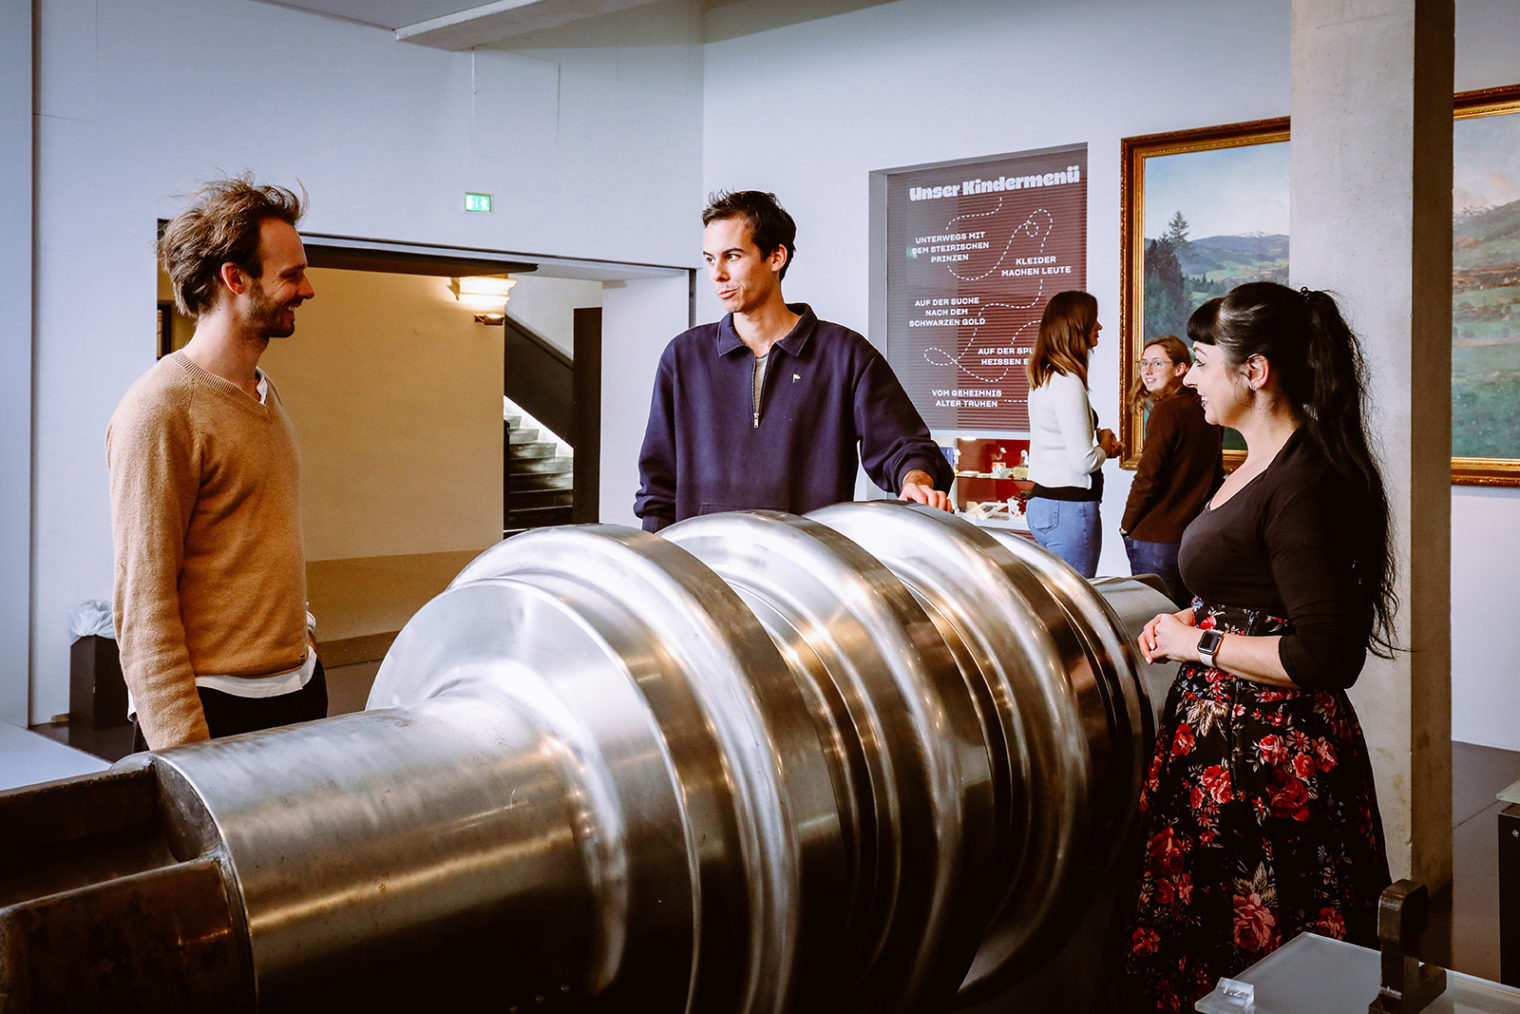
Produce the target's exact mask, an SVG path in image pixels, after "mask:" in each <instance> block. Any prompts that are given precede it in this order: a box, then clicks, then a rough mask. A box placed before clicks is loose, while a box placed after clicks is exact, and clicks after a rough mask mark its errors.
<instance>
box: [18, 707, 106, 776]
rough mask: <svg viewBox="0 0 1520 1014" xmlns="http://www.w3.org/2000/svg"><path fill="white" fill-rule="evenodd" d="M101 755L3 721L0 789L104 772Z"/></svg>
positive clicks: (104, 767) (104, 766) (104, 764)
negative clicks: (95, 754) (66, 744)
mask: <svg viewBox="0 0 1520 1014" xmlns="http://www.w3.org/2000/svg"><path fill="white" fill-rule="evenodd" d="M110 766H111V765H109V764H107V763H106V762H105V761H103V760H101V759H100V758H99V757H96V756H93V755H91V754H87V753H85V752H84V751H82V750H75V749H74V748H73V747H71V746H64V745H63V744H62V743H59V742H57V741H55V740H51V739H48V738H47V737H46V736H39V735H38V734H37V733H35V732H28V731H27V730H26V729H22V728H20V727H18V726H14V725H6V724H4V723H3V722H0V791H4V790H6V789H14V788H18V787H20V786H22V785H34V784H36V783H37V782H51V781H54V780H55V779H59V778H72V777H73V776H74V775H83V774H89V773H90V772H91V771H104V770H105V769H106V768H108V767H110Z"/></svg>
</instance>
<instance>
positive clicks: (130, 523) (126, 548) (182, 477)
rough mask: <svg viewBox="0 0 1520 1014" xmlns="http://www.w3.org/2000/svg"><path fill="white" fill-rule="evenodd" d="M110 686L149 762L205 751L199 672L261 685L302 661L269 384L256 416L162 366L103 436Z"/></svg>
mask: <svg viewBox="0 0 1520 1014" xmlns="http://www.w3.org/2000/svg"><path fill="white" fill-rule="evenodd" d="M106 460H107V464H108V465H109V467H110V473H111V535H112V540H113V542H114V544H115V548H116V580H115V594H114V606H115V613H116V617H115V619H116V636H117V641H118V644H119V646H120V649H121V666H122V674H123V675H124V676H125V677H126V681H127V686H128V687H129V688H130V689H131V691H132V696H133V700H134V703H135V705H136V708H137V718H138V722H139V723H140V725H141V727H142V730H143V735H144V736H145V737H146V738H147V741H148V744H149V746H151V747H153V748H154V749H162V748H164V747H169V746H175V745H178V744H181V743H192V742H196V741H199V740H204V739H207V738H208V736H209V733H208V731H207V728H206V719H205V715H204V714H203V712H202V710H201V705H200V699H199V697H198V696H197V693H196V686H195V677H196V674H198V673H205V674H219V675H230V676H266V675H270V674H272V673H278V672H284V671H287V670H290V669H293V668H296V667H297V666H299V665H300V664H301V662H302V660H303V658H304V657H305V653H306V571H305V563H304V559H303V554H302V549H301V523H300V512H299V504H298V496H297V491H298V486H299V460H298V454H297V450H296V439H295V430H294V429H293V427H292V426H291V422H290V417H289V416H288V415H286V413H285V409H284V406H283V405H282V404H281V402H280V396H279V393H278V392H277V391H276V390H275V387H274V384H273V383H270V384H269V386H268V391H267V394H266V396H265V403H264V404H260V403H259V402H258V401H256V400H255V399H253V398H251V397H249V396H248V395H247V394H246V393H244V392H243V391H242V390H241V389H240V388H238V387H237V386H236V385H235V384H233V383H231V382H230V381H227V380H224V379H223V378H221V377H218V376H216V375H215V374H212V373H209V372H207V371H205V370H203V369H201V368H200V367H199V366H196V365H195V364H194V363H193V362H191V361H190V360H189V359H188V358H186V356H185V355H184V353H183V352H176V353H174V354H172V355H169V356H165V357H164V358H163V359H162V360H160V361H159V363H158V364H157V365H156V366H154V367H153V369H151V370H149V371H148V372H147V373H145V374H143V375H142V376H141V377H140V378H138V380H137V381H136V383H134V384H133V385H132V387H131V388H130V389H128V391H127V393H126V395H125V396H124V397H123V398H122V400H121V404H120V405H118V406H117V408H116V413H115V414H114V415H113V416H112V417H111V423H110V426H109V427H108V428H107V430H106Z"/></svg>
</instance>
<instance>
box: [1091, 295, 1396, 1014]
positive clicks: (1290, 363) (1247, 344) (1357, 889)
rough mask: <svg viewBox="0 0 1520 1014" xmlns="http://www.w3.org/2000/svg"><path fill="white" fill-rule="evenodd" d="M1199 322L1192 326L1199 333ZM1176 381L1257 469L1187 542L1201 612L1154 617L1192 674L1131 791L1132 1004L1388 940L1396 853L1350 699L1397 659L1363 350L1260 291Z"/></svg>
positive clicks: (1152, 638)
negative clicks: (1371, 669) (1384, 897)
mask: <svg viewBox="0 0 1520 1014" xmlns="http://www.w3.org/2000/svg"><path fill="white" fill-rule="evenodd" d="M1195 326H1196V332H1195ZM1188 330H1189V333H1190V335H1192V336H1193V338H1194V347H1193V352H1194V356H1195V359H1196V361H1195V363H1194V364H1193V367H1192V368H1191V369H1190V370H1189V371H1188V373H1187V376H1186V378H1185V383H1186V384H1187V385H1188V386H1189V387H1191V388H1194V389H1195V390H1197V392H1198V394H1199V395H1200V397H1201V399H1202V402H1203V407H1204V413H1205V416H1206V418H1207V419H1208V421H1209V422H1211V423H1215V424H1216V425H1221V426H1230V427H1233V428H1235V429H1236V430H1238V431H1239V432H1240V434H1241V435H1242V436H1243V437H1244V438H1245V441H1246V446H1247V453H1246V459H1245V461H1244V463H1242V464H1241V466H1240V467H1239V468H1237V469H1236V470H1235V472H1234V473H1232V474H1231V475H1230V477H1229V478H1228V479H1226V480H1225V482H1224V484H1223V485H1222V486H1221V487H1220V489H1219V491H1218V492H1217V493H1215V494H1214V496H1213V498H1212V499H1211V500H1210V502H1209V503H1208V504H1207V505H1206V506H1205V508H1204V510H1203V512H1202V513H1201V514H1200V515H1199V516H1198V517H1197V519H1195V520H1194V521H1193V523H1192V524H1191V525H1189V526H1188V528H1187V531H1186V532H1185V533H1184V534H1183V537H1182V549H1181V555H1180V564H1181V570H1182V577H1183V579H1184V580H1185V581H1186V582H1187V585H1188V587H1189V588H1191V589H1192V590H1193V592H1194V593H1195V594H1196V595H1197V596H1198V597H1197V598H1195V599H1194V600H1193V605H1192V608H1191V609H1185V610H1183V611H1181V612H1178V613H1162V614H1161V615H1158V616H1157V617H1155V618H1154V619H1152V620H1151V621H1150V622H1149V623H1147V624H1146V626H1145V629H1144V631H1143V632H1142V633H1141V635H1140V642H1139V643H1140V651H1141V653H1142V654H1143V655H1144V656H1145V658H1146V659H1147V660H1148V661H1153V662H1154V661H1159V660H1166V659H1171V660H1175V661H1178V662H1181V663H1182V665H1181V668H1180V669H1179V671H1178V673H1177V677H1176V679H1175V680H1174V681H1173V683H1172V688H1171V692H1170V693H1169V694H1168V696H1167V701H1166V705H1165V707H1164V709H1163V712H1162V719H1161V727H1160V729H1159V730H1158V734H1157V741H1156V752H1155V756H1154V758H1153V759H1152V761H1151V765H1150V768H1149V769H1148V771H1147V775H1146V780H1145V784H1144V786H1143V788H1142V791H1141V797H1140V817H1139V821H1140V824H1139V828H1138V834H1139V843H1138V846H1139V847H1138V852H1139V855H1138V856H1137V857H1136V860H1135V862H1136V870H1135V872H1136V884H1135V893H1134V903H1133V907H1132V908H1131V909H1130V911H1129V913H1128V919H1127V921H1126V922H1125V923H1124V924H1123V932H1122V939H1121V940H1120V946H1121V950H1122V962H1123V972H1124V976H1123V978H1124V983H1123V986H1124V990H1125V996H1126V1000H1127V1003H1128V1006H1129V1009H1133V1010H1147V1011H1153V1010H1162V1011H1171V1010H1191V1009H1192V1007H1193V1004H1194V1002H1195V1001H1196V1000H1197V999H1198V998H1199V997H1201V996H1202V995H1204V994H1205V993H1207V992H1208V991H1209V990H1210V989H1211V988H1213V986H1214V984H1215V982H1216V980H1218V978H1219V977H1220V976H1230V975H1234V974H1235V973H1237V972H1239V971H1240V970H1242V969H1244V968H1246V967H1247V966H1249V965H1251V964H1253V963H1255V962H1256V961H1258V960H1260V959H1261V958H1262V957H1263V956H1264V955H1265V954H1267V953H1268V952H1269V951H1271V950H1273V949H1275V948H1276V947H1278V946H1279V945H1280V944H1282V943H1285V942H1286V941H1288V940H1290V939H1292V938H1293V937H1294V936H1296V935H1298V934H1299V933H1301V932H1305V931H1313V932H1316V933H1320V934H1322V935H1325V936H1330V937H1336V938H1341V939H1347V940H1351V941H1354V942H1357V943H1361V944H1365V945H1369V946H1376V941H1377V918H1376V917H1377V900H1378V895H1379V894H1380V892H1381V891H1382V889H1383V888H1384V887H1385V886H1386V885H1387V884H1388V881H1389V877H1388V860H1387V855H1386V852H1385V849H1384V844H1383V832H1382V824H1381V821H1380V818H1379V816H1378V808H1377V800H1376V798H1375V795H1374V792H1373V784H1372V769H1371V765H1370V763H1369V761H1368V756H1367V745H1366V742H1365V741H1364V740H1363V738H1362V732H1361V728H1360V726H1359V725H1358V723H1357V719H1356V714H1355V712H1354V711H1353V710H1352V707H1351V702H1350V701H1349V700H1348V699H1347V697H1346V688H1348V687H1350V686H1351V684H1352V683H1353V682H1355V680H1356V678H1357V676H1358V674H1359V673H1360V672H1361V670H1362V665H1363V663H1364V662H1365V660H1366V655H1367V652H1368V650H1369V649H1371V650H1372V651H1374V652H1376V653H1378V654H1380V655H1383V656H1385V657H1386V656H1387V655H1388V654H1389V653H1391V651H1392V636H1393V634H1392V623H1393V614H1394V610H1395V608H1396V607H1397V600H1396V598H1395V595H1394V591H1393V550H1392V545H1391V533H1390V525H1389V510H1388V500H1387V497H1386V495H1385V493H1384V489H1383V481H1382V477H1381V475H1380V473H1379V471H1378V466H1377V462H1376V461H1375V460H1374V458H1373V455H1372V452H1371V450H1370V448H1369V446H1368V441H1367V434H1366V427H1365V423H1364V420H1363V401H1364V381H1363V368H1362V359H1361V353H1360V350H1359V348H1358V344H1357V340H1356V338H1355V336H1354V335H1353V334H1352V333H1351V330H1350V328H1349V327H1347V325H1346V322H1345V321H1344V320H1343V319H1342V318H1341V314H1340V310H1339V308H1338V307H1337V306H1336V304H1335V300H1334V299H1332V298H1331V297H1330V296H1328V295H1326V294H1325V293H1323V292H1311V291H1309V290H1306V289H1305V290H1299V291H1294V290H1293V289H1290V288H1287V287H1286V286H1282V285H1277V284H1275V283H1271V282H1253V283H1251V284H1248V285H1242V286H1240V287H1238V288H1236V289H1235V290H1233V291H1232V292H1231V293H1230V294H1229V295H1228V296H1225V297H1224V298H1223V299H1222V300H1212V301H1210V302H1209V303H1206V304H1204V305H1203V306H1202V307H1200V308H1199V309H1198V310H1197V311H1196V312H1195V313H1194V319H1193V321H1191V322H1190V323H1189V328H1188Z"/></svg>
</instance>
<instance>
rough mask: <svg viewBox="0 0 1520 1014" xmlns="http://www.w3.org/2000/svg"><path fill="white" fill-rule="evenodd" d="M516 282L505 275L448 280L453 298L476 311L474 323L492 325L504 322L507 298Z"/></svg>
mask: <svg viewBox="0 0 1520 1014" xmlns="http://www.w3.org/2000/svg"><path fill="white" fill-rule="evenodd" d="M516 284H517V279H515V278H511V277H508V276H507V275H475V276H473V277H467V278H452V279H450V280H449V288H450V289H452V290H453V292H454V298H455V299H457V300H458V301H459V302H460V303H462V304H464V305H465V306H467V307H469V308H470V309H472V310H475V311H476V314H475V321H476V323H478V324H492V325H495V324H503V323H505V322H506V319H507V314H506V308H507V300H508V299H509V298H510V297H511V292H512V286H514V285H516Z"/></svg>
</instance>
